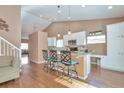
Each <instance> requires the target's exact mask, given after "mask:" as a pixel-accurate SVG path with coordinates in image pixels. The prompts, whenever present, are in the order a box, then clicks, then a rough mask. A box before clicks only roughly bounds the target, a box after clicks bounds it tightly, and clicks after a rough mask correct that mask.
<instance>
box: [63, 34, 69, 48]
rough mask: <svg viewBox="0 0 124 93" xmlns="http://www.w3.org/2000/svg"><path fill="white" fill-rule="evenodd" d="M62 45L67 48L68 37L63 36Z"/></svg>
mask: <svg viewBox="0 0 124 93" xmlns="http://www.w3.org/2000/svg"><path fill="white" fill-rule="evenodd" d="M63 43H64V46H68V35H64V36H63Z"/></svg>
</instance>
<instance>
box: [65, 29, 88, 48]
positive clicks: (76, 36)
mask: <svg viewBox="0 0 124 93" xmlns="http://www.w3.org/2000/svg"><path fill="white" fill-rule="evenodd" d="M63 40H64V45H65V46H68V41H69V40H76V42H77V45H86V32H85V31H83V32H77V33H72V34H71V35H64V36H63Z"/></svg>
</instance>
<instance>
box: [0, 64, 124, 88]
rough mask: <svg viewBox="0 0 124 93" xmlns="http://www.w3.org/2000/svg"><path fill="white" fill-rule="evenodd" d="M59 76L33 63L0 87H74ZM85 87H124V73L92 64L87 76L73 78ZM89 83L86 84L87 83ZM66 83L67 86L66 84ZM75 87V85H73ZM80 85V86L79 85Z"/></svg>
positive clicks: (25, 66)
mask: <svg viewBox="0 0 124 93" xmlns="http://www.w3.org/2000/svg"><path fill="white" fill-rule="evenodd" d="M58 78H59V76H58V75H57V74H56V73H55V72H51V73H47V72H46V71H44V70H43V69H42V66H41V65H39V64H35V63H29V64H27V65H24V67H23V69H22V72H21V77H20V78H19V79H16V80H15V81H14V80H12V81H8V82H5V83H1V84H0V88H66V87H74V86H72V85H73V84H72V85H69V84H68V83H67V82H65V81H63V82H65V83H67V84H65V83H63V82H60V81H59V82H58ZM74 81H76V82H79V81H81V82H79V83H80V84H81V85H84V86H85V87H91V85H93V86H95V87H122V88H124V73H121V72H115V71H110V70H105V69H101V68H99V67H97V66H95V65H92V72H91V74H90V75H89V77H88V78H87V79H86V80H85V81H83V80H79V79H78V81H77V80H74ZM79 83H78V84H76V85H79ZM87 83H88V84H89V85H88V84H87ZM66 85H67V86H66ZM75 87H76V86H75ZM81 87H82V86H81Z"/></svg>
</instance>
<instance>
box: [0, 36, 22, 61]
mask: <svg viewBox="0 0 124 93" xmlns="http://www.w3.org/2000/svg"><path fill="white" fill-rule="evenodd" d="M0 56H13V57H15V58H17V59H19V60H21V50H20V49H19V48H17V47H16V46H15V45H13V44H11V43H10V42H8V41H7V40H5V39H4V38H3V37H1V36H0Z"/></svg>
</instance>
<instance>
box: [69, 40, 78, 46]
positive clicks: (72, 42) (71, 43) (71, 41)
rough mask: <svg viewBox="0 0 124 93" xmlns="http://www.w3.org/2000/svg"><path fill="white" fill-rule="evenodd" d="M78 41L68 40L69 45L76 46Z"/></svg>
mask: <svg viewBox="0 0 124 93" xmlns="http://www.w3.org/2000/svg"><path fill="white" fill-rule="evenodd" d="M76 44H77V41H76V40H68V45H76Z"/></svg>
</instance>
